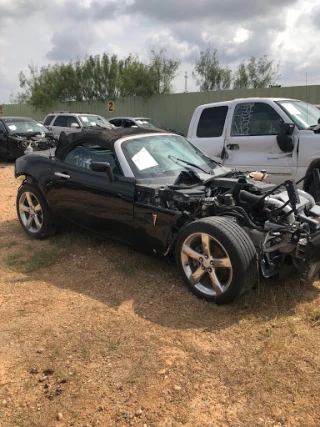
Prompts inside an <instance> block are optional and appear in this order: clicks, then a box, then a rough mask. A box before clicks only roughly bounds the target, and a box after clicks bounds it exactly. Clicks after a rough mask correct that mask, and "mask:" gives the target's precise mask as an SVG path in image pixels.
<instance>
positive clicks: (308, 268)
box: [136, 171, 320, 281]
mask: <svg viewBox="0 0 320 427" xmlns="http://www.w3.org/2000/svg"><path fill="white" fill-rule="evenodd" d="M183 174H186V176H185V177H184V176H183ZM187 175H189V176H187ZM195 175H197V174H195ZM192 178H193V179H192ZM192 181H193V183H192ZM319 185H320V183H319ZM136 197H137V201H138V202H140V203H143V204H148V205H152V206H155V207H159V208H162V209H168V210H169V211H175V212H176V211H180V212H181V214H182V216H181V220H180V221H179V223H178V230H177V231H179V229H180V228H182V227H183V226H184V225H186V224H188V223H189V222H191V221H194V220H197V219H200V218H204V217H211V216H220V217H226V218H228V219H230V221H233V222H235V223H237V224H238V225H239V226H240V227H241V228H243V229H244V230H245V231H246V232H247V234H248V235H249V236H250V238H251V240H252V242H253V243H254V246H255V247H256V250H257V261H258V263H259V265H260V270H261V273H262V275H263V276H264V277H271V276H274V275H275V274H277V273H279V271H280V269H281V267H282V266H283V264H284V263H285V261H286V260H288V258H290V259H291V261H292V263H293V264H294V265H295V267H296V268H297V269H298V272H299V277H300V280H301V281H305V280H311V279H312V278H313V277H314V276H315V274H316V273H318V272H319V270H320V206H317V205H316V203H315V200H314V198H313V197H312V196H311V195H310V194H308V193H306V192H304V191H302V190H298V189H297V186H296V183H295V182H294V181H292V180H287V181H285V182H284V183H283V184H282V185H280V186H275V185H273V184H269V183H265V182H257V181H254V180H253V179H252V178H251V177H250V176H249V175H243V174H239V173H232V174H230V175H228V177H212V178H209V179H207V180H200V179H197V177H196V176H195V177H190V172H184V171H183V172H182V176H181V174H180V176H179V178H178V180H177V181H176V182H175V183H174V184H173V185H169V184H168V185H165V186H159V185H149V184H148V185H143V184H142V183H141V184H137V196H136ZM179 227H180V228H179ZM174 241H175V236H174V235H173V237H172V241H171V242H169V248H170V247H171V246H173V245H174Z"/></svg>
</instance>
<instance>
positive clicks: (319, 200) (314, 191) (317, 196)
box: [308, 177, 320, 205]
mask: <svg viewBox="0 0 320 427" xmlns="http://www.w3.org/2000/svg"><path fill="white" fill-rule="evenodd" d="M308 193H310V194H311V196H312V197H313V198H314V200H315V202H316V204H317V205H319V204H320V188H318V185H317V184H316V183H315V181H314V178H313V177H312V178H311V182H310V184H309V187H308Z"/></svg>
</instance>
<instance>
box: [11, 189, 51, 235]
mask: <svg viewBox="0 0 320 427" xmlns="http://www.w3.org/2000/svg"><path fill="white" fill-rule="evenodd" d="M16 207H17V214H18V218H19V221H20V224H21V226H22V228H23V229H24V231H25V232H26V233H27V234H29V235H30V236H32V237H35V238H36V239H43V238H45V237H47V236H48V235H50V234H53V232H54V225H53V222H52V218H51V214H50V211H49V208H48V206H47V203H46V201H45V198H44V197H43V195H42V194H41V192H40V191H39V190H38V189H37V187H35V186H34V185H32V184H23V185H22V186H21V187H20V188H19V191H18V195H17V203H16Z"/></svg>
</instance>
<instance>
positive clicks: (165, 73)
mask: <svg viewBox="0 0 320 427" xmlns="http://www.w3.org/2000/svg"><path fill="white" fill-rule="evenodd" d="M165 52H166V51H165V49H161V50H160V51H159V52H156V51H154V50H152V51H151V62H150V71H151V76H152V79H154V91H155V93H157V94H168V93H171V92H172V80H173V79H174V78H175V77H176V75H177V71H178V68H179V66H180V60H177V59H170V58H167V57H166V55H165Z"/></svg>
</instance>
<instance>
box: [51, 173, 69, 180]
mask: <svg viewBox="0 0 320 427" xmlns="http://www.w3.org/2000/svg"><path fill="white" fill-rule="evenodd" d="M54 174H55V176H58V177H59V178H64V179H69V178H70V175H68V174H66V173H62V172H55V173H54Z"/></svg>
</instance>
